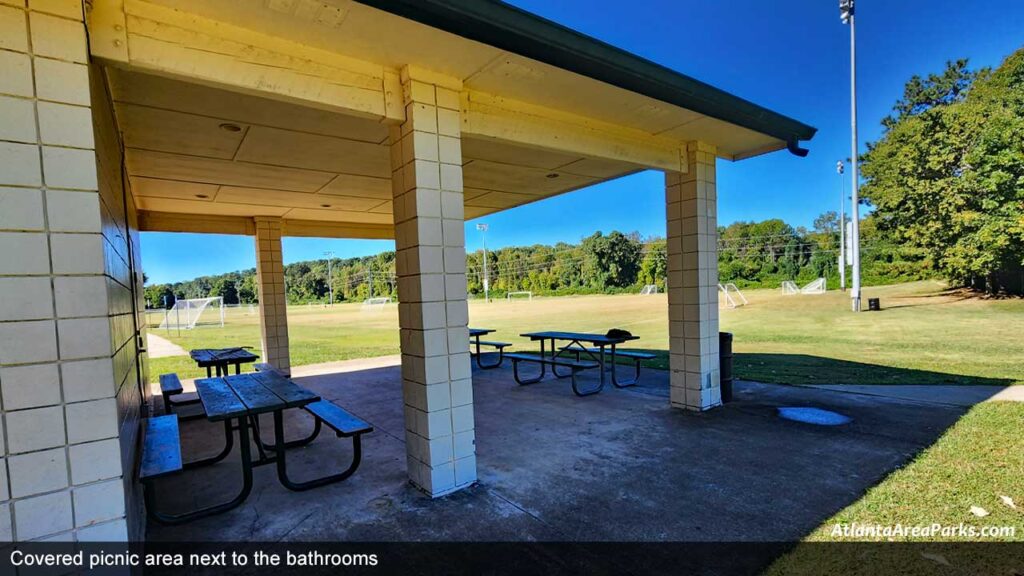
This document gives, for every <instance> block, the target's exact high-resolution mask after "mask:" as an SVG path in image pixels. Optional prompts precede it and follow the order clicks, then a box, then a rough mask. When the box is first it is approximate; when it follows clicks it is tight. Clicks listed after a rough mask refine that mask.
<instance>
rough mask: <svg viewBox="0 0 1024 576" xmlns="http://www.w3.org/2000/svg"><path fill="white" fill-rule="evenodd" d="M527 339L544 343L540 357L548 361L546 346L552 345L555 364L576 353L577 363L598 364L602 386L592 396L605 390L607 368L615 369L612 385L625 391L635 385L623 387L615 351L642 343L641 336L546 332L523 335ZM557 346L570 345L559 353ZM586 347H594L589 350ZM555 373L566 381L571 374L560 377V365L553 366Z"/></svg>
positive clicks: (612, 372) (625, 384) (542, 373)
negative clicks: (581, 360)
mask: <svg viewBox="0 0 1024 576" xmlns="http://www.w3.org/2000/svg"><path fill="white" fill-rule="evenodd" d="M520 336H522V337H523V338H529V339H530V341H532V342H537V341H540V356H541V358H544V357H545V354H546V353H547V352H546V350H545V343H546V342H549V341H550V342H551V352H550V358H551V360H555V359H557V358H560V357H562V355H563V354H566V353H573V354H576V356H577V359H579V358H580V357H581V356H583V355H586V356H588V357H589V358H590V359H591V360H592V361H595V362H597V363H598V365H599V366H600V368H601V370H600V371H601V381H600V382H601V383H600V385H599V386H598V387H597V390H595V391H593V392H592V393H596V392H599V391H600V390H601V389H602V388H604V383H605V372H606V371H607V368H608V367H609V366H611V368H612V369H611V378H612V384H614V385H615V386H617V387H623V386H628V385H631V384H632V383H620V382H619V381H618V380H617V378H616V376H615V355H616V354H615V347H616V346H618V345H619V344H623V343H625V342H628V341H630V340H639V339H640V337H639V336H617V337H612V336H608V335H607V334H588V333H583V332H561V331H545V332H527V333H525V334H520ZM556 342H568V344H566V345H564V346H562V347H561V349H559V347H558V346H557V345H556ZM584 343H586V344H589V345H590V346H589V347H588V346H585V345H584ZM605 348H608V352H609V355H608V357H606V355H605ZM544 366H545V365H544V364H543V363H542V364H541V373H540V378H543V377H544V374H545V372H544ZM551 373H552V374H554V375H555V376H556V377H558V378H565V377H567V376H569V374H559V373H558V371H557V370H556V365H555V364H552V365H551Z"/></svg>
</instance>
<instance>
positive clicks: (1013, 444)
mask: <svg viewBox="0 0 1024 576" xmlns="http://www.w3.org/2000/svg"><path fill="white" fill-rule="evenodd" d="M1021 430H1024V403H1020V402H989V403H984V404H978V405H977V406H975V407H974V408H972V409H971V411H970V412H968V413H967V414H966V415H965V416H964V417H963V418H961V419H960V421H958V422H957V423H956V424H955V425H954V426H953V427H952V428H950V429H949V430H947V431H946V433H945V434H944V435H943V436H942V438H940V439H939V440H938V441H937V442H936V443H935V444H934V445H932V446H931V447H930V448H928V449H927V450H925V451H924V452H922V453H921V454H919V455H918V456H917V458H915V459H914V461H913V462H911V463H910V464H908V465H907V466H905V467H903V468H901V469H899V470H896V471H895V472H893V473H892V474H890V475H889V477H888V478H886V479H885V480H884V481H882V482H881V483H880V484H878V485H877V486H875V487H873V488H871V489H870V490H868V492H867V493H866V494H865V495H864V496H863V497H862V498H861V499H859V500H858V501H856V502H854V503H853V504H851V505H850V506H848V507H846V508H845V509H843V510H842V511H840V512H839V513H838V514H836V515H835V516H833V517H832V518H830V519H828V520H826V521H825V522H823V523H822V525H821V526H820V527H819V528H818V529H817V530H815V531H813V532H812V533H811V534H810V535H809V536H807V537H806V538H805V539H804V541H802V542H801V543H799V544H798V545H797V546H796V547H795V548H794V549H793V550H792V551H791V552H790V553H788V554H786V555H784V556H783V557H781V558H779V559H778V560H777V561H776V562H775V563H774V564H773V565H772V566H771V567H770V568H769V569H768V571H767V572H766V574H767V575H769V576H782V575H790V574H850V575H857V574H865V575H867V574H920V575H922V576H923V575H925V574H1020V571H1019V570H1020V567H1021V565H1022V564H1021V562H1024V550H1022V549H1021V548H1020V547H1019V544H1013V545H1011V546H1013V548H1012V549H1011V548H1010V547H1005V548H998V549H984V548H979V547H978V546H976V545H975V546H970V545H967V546H957V545H955V544H954V545H946V546H941V547H940V546H931V547H929V546H928V545H923V544H918V545H916V546H913V547H910V546H877V545H876V546H857V545H849V544H847V545H845V546H835V545H832V546H826V545H822V544H820V543H822V542H885V541H887V540H889V539H891V540H892V541H896V542H922V541H942V542H946V543H972V542H978V541H984V542H1017V543H1019V542H1024V440H1022V439H1021V435H1020V432H1021ZM1003 497H1007V498H1009V502H1006V501H1004V500H1003ZM1011 504H1012V506H1011ZM975 506H976V507H979V508H981V509H982V510H984V512H985V513H986V515H983V516H981V517H979V516H977V515H975V514H973V513H972V512H971V508H972V507H975ZM933 524H936V525H939V526H943V527H953V528H959V527H960V526H961V524H962V525H964V526H966V527H972V528H974V529H976V530H981V529H983V528H984V529H989V530H991V529H993V528H1000V529H1005V528H1013V529H1014V532H1013V533H1012V534H1005V533H1004V534H1000V533H996V534H994V535H992V536H986V537H985V538H979V537H977V536H974V537H972V536H969V535H966V534H964V533H961V532H959V531H958V530H954V531H951V532H949V533H948V534H941V533H940V534H939V535H936V536H931V537H917V538H913V537H908V536H906V535H903V536H890V537H889V538H883V537H870V536H859V537H843V536H841V535H840V533H839V532H836V531H834V530H835V526H837V525H847V526H853V525H859V526H875V525H880V526H896V525H899V526H904V527H907V528H910V527H914V526H930V525H933Z"/></svg>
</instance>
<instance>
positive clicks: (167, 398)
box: [160, 373, 203, 420]
mask: <svg viewBox="0 0 1024 576" xmlns="http://www.w3.org/2000/svg"><path fill="white" fill-rule="evenodd" d="M184 392H185V389H184V388H183V387H182V385H181V379H180V378H178V375H177V374H174V373H171V374H161V375H160V396H162V397H163V399H164V414H173V413H174V410H173V409H174V408H176V407H180V406H190V405H192V404H198V403H199V398H192V399H189V400H172V399H171V396H178V395H180V394H183V393H184ZM202 417H203V413H202V412H200V413H198V414H192V415H189V416H182V418H181V419H182V420H195V419H198V418H202Z"/></svg>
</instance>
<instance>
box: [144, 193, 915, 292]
mask: <svg viewBox="0 0 1024 576" xmlns="http://www.w3.org/2000/svg"><path fill="white" fill-rule="evenodd" d="M718 232H719V246H718V266H719V278H720V281H721V282H723V283H726V282H733V283H735V284H736V285H737V286H739V287H741V288H762V287H763V288H775V287H778V286H780V285H781V283H782V282H783V281H785V280H794V281H796V282H798V283H803V282H809V281H811V280H814V279H816V278H821V277H824V278H826V279H827V281H828V283H829V285H830V286H831V287H837V286H838V284H839V263H838V256H839V252H838V250H839V218H838V216H837V215H836V213H835V212H826V213H825V214H822V215H821V216H820V217H819V218H817V219H816V220H815V222H814V226H813V228H812V229H810V230H808V229H805V228H803V227H793V226H791V225H789V224H786V223H785V222H783V221H782V220H779V219H771V220H764V221H762V222H735V223H733V224H730V225H729V226H724V227H719V230H718ZM861 236H862V240H861V245H862V257H861V263H862V270H863V272H862V276H863V278H864V282H865V283H867V284H881V283H891V282H900V281H906V280H915V279H920V278H923V277H926V276H928V275H929V273H930V272H929V270H928V269H927V266H926V263H925V261H924V257H923V255H922V253H921V252H920V251H919V250H914V249H908V248H905V247H902V246H900V245H898V244H897V243H895V242H893V241H892V240H891V239H889V238H888V237H887V236H886V235H885V234H883V233H882V232H881V231H880V230H879V228H878V226H877V225H876V223H875V221H874V218H873V217H872V216H869V217H868V218H866V219H864V220H863V221H862V223H861ZM486 257H487V278H489V279H490V286H489V287H490V291H491V295H492V296H493V297H499V298H501V297H504V295H505V294H507V293H508V292H518V291H529V292H532V293H534V294H536V295H571V294H611V293H621V292H636V291H639V290H640V289H641V288H642V287H643V286H645V285H650V284H654V285H657V286H658V289H659V291H663V290H664V289H665V276H666V270H667V256H666V249H665V239H664V238H660V237H652V238H643V237H641V236H640V234H639V233H636V232H633V233H629V234H624V233H622V232H619V231H613V232H610V233H608V234H604V233H602V232H595V233H594V234H592V235H590V236H588V237H586V238H584V239H583V240H582V241H581V242H580V243H578V244H569V243H564V242H560V243H557V244H554V245H544V244H535V245H531V246H510V247H505V248H500V249H497V250H489V251H488V252H487V256H486ZM483 263H484V252H483V251H482V250H478V251H476V252H472V253H468V254H467V255H466V281H467V290H468V292H469V294H470V295H471V296H472V297H478V296H482V295H483V293H484V286H483V279H484V266H483ZM328 270H330V276H329V275H328ZM284 276H285V289H286V294H287V299H288V302H289V303H291V304H305V303H326V302H328V301H329V300H330V294H331V288H333V295H334V301H335V302H361V301H363V300H365V299H367V298H370V297H382V296H387V297H391V298H395V299H397V296H398V294H397V283H396V281H395V253H394V252H392V251H388V252H382V253H380V254H377V255H374V256H365V257H360V258H343V259H334V260H331V262H330V266H328V261H327V260H324V259H321V260H310V261H304V262H295V263H292V264H287V265H285V267H284ZM209 296H221V297H223V298H224V302H225V304H249V303H255V302H257V301H258V290H257V284H256V270H255V269H253V268H250V269H248V270H240V271H237V272H229V273H227V274H220V275H217V276H201V277H199V278H195V279H193V280H189V281H185V282H176V283H173V284H160V285H150V286H147V287H146V300H147V302H148V304H149V305H150V306H151V307H154V308H163V307H165V306H170V305H173V303H174V301H175V299H179V298H205V297H209Z"/></svg>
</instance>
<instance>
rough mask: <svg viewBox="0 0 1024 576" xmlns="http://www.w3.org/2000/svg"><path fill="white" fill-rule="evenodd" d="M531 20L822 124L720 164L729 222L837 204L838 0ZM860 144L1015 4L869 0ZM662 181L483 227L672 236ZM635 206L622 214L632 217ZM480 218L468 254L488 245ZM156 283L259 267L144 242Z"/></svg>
mask: <svg viewBox="0 0 1024 576" xmlns="http://www.w3.org/2000/svg"><path fill="white" fill-rule="evenodd" d="M512 3H513V4H515V5H517V6H520V7H522V8H524V9H526V10H529V11H531V12H534V13H536V14H539V15H541V16H544V17H546V18H549V19H552V20H555V21H556V22H559V23H561V24H564V25H566V26H569V27H571V28H575V29H576V30H579V31H580V32H583V33H585V34H589V35H591V36H594V37H596V38H599V39H601V40H604V41H606V42H609V43H611V44H614V45H616V46H619V47H621V48H624V49H626V50H629V51H631V52H634V53H636V54H638V55H640V56H643V57H645V58H648V59H651V60H653V61H655V62H658V63H660V64H663V65H665V66H668V67H670V68H673V69H675V70H678V71H680V72H682V73H684V74H687V75H690V76H693V77H695V78H697V79H699V80H702V81H704V82H707V83H709V84H712V85H714V86H716V87H718V88H722V89H724V90H726V91H729V92H732V93H733V94H736V95H737V96H741V97H743V98H746V99H748V100H751V101H753V102H756V103H757V104H760V105H762V106H765V107H767V108H770V109H772V110H776V111H778V112H781V113H783V114H786V115H788V116H791V117H793V118H796V119H798V120H800V121H803V122H805V123H807V124H810V125H812V126H814V127H816V128H818V134H817V136H816V137H815V138H814V139H813V140H811V141H810V142H809V143H806V144H805V146H806V147H808V148H809V149H810V151H811V152H810V154H809V155H808V156H807V157H806V158H797V157H795V156H793V155H791V154H789V153H788V152H784V151H780V152H775V153H773V154H768V155H765V156H760V157H757V158H753V159H749V160H744V161H741V162H737V163H731V162H727V161H720V162H719V164H718V195H719V222H720V223H722V224H727V223H730V222H733V221H736V220H762V219H766V218H782V219H784V220H786V221H787V222H789V223H791V224H793V225H795V226H801V225H803V226H809V225H810V224H811V222H812V220H813V219H814V218H815V217H816V216H817V215H818V214H820V213H822V212H824V211H826V210H835V209H837V207H838V196H839V181H838V176H836V173H835V163H836V160H838V159H840V158H847V157H849V155H850V131H849V130H850V127H849V126H850V125H849V121H850V116H849V105H850V102H849V29H848V28H847V27H846V26H844V25H842V24H841V23H840V21H839V10H838V0H786V1H784V2H778V1H773V2H766V1H765V0H719V1H716V2H699V1H695V0H687V1H679V0H658V1H652V0H634V1H631V2H622V1H620V0H559V1H558V2H551V1H550V0H514V1H513V2H512ZM857 15H858V19H857V42H858V51H857V58H858V77H857V82H858V92H859V94H858V109H859V110H858V112H859V128H860V130H859V132H860V142H861V148H862V149H863V147H864V142H867V141H870V140H875V139H877V138H878V137H879V135H880V133H881V127H880V124H879V122H880V121H881V119H882V118H883V117H884V116H885V115H886V114H888V112H889V110H890V108H891V107H892V104H893V102H895V101H896V99H897V98H899V97H900V95H901V94H902V92H903V84H904V83H905V82H906V80H907V79H909V78H910V76H911V75H913V74H922V75H924V74H927V73H929V72H938V71H941V69H942V67H943V65H944V63H945V62H946V61H947V60H952V59H956V58H963V57H966V58H969V59H970V61H971V65H972V66H973V67H980V66H996V65H998V64H999V62H1000V61H1001V60H1002V59H1003V58H1004V57H1006V56H1007V55H1008V54H1009V53H1011V52H1012V51H1013V50H1015V49H1017V48H1019V47H1021V45H1022V44H1024V34H1022V33H1021V31H1022V30H1024V2H1019V1H1017V0H977V1H970V2H964V1H962V0H900V1H899V2H892V1H890V0H859V1H858V2H857ZM662 180H663V178H662V175H661V174H660V173H656V172H645V173H641V174H637V175H634V176H630V177H627V178H622V179H619V180H616V181H613V182H607V183H604V184H601V185H598V186H595V187H592V188H587V189H584V190H580V191H577V192H574V193H571V194H567V195H564V196H560V197H557V198H552V199H548V200H545V201H542V202H538V203H535V204H532V205H528V206H523V207H520V208H517V209H513V210H509V211H506V212H503V213H500V214H497V215H492V216H488V217H485V218H483V219H482V220H481V221H486V222H487V223H488V224H489V225H490V231H489V232H488V233H487V244H488V247H501V246H507V245H516V244H533V243H551V242H557V241H560V240H561V241H568V242H576V241H578V240H579V239H580V238H581V237H583V236H586V235H589V234H591V233H593V232H594V231H595V230H603V231H606V232H607V231H610V230H612V229H618V230H622V231H633V230H636V231H639V232H640V233H641V234H643V235H645V236H647V235H658V234H664V206H663V204H662V202H663V198H664V196H663V194H664V191H663V187H662ZM624 206H625V207H628V209H623V207H624ZM475 224H476V221H469V222H467V223H466V248H467V250H476V249H479V247H480V233H479V232H477V231H476V230H475ZM391 248H393V243H392V242H391V241H370V240H326V239H314V238H286V239H285V240H284V260H285V262H295V261H298V260H309V259H314V258H319V257H322V254H323V252H324V251H325V250H332V251H334V252H335V254H336V255H337V256H338V257H347V256H359V255H365V254H374V253H376V252H379V251H381V250H387V249H391ZM142 255H143V265H144V269H145V271H146V274H147V275H148V276H149V279H150V281H151V282H157V283H160V282H170V281H177V280H186V279H189V278H193V277H195V276H198V275H204V274H217V273H221V272H227V271H231V270H238V269H242V268H249V267H252V266H254V265H255V256H254V254H253V241H252V239H251V238H248V237H239V236H209V235H193V234H158V233H145V234H143V236H142Z"/></svg>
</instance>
